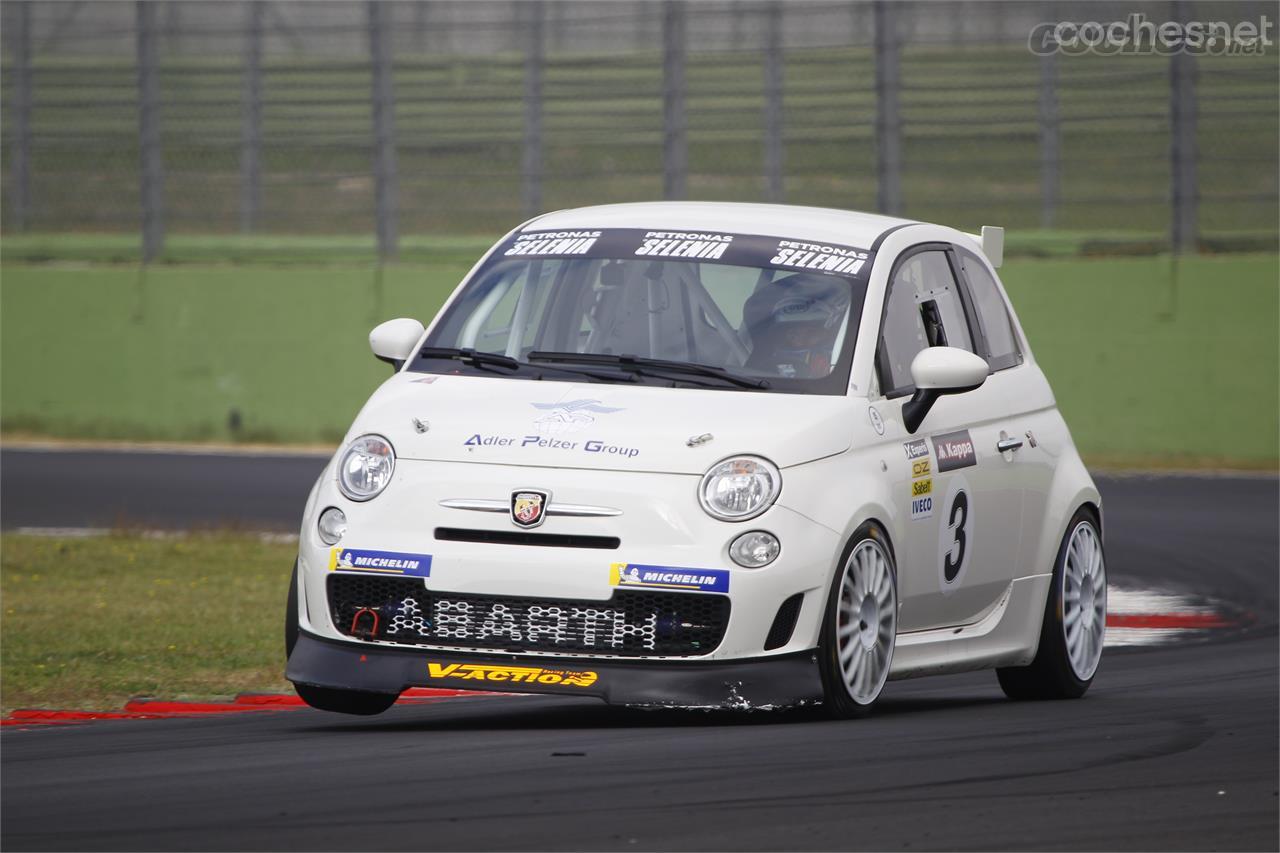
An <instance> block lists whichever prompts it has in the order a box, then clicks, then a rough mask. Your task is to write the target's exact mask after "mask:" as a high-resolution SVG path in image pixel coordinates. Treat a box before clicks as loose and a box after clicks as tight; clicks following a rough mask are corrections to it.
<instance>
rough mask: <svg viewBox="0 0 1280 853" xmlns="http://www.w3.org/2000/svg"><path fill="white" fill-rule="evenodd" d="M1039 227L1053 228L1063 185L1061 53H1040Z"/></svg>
mask: <svg viewBox="0 0 1280 853" xmlns="http://www.w3.org/2000/svg"><path fill="white" fill-rule="evenodd" d="M1039 118H1040V128H1039V130H1040V227H1041V228H1052V227H1053V226H1054V222H1055V221H1056V219H1057V214H1058V194H1059V191H1060V189H1061V186H1062V124H1061V120H1060V118H1059V115H1058V56H1057V54H1053V53H1051V54H1048V55H1046V56H1042V57H1040V103H1039Z"/></svg>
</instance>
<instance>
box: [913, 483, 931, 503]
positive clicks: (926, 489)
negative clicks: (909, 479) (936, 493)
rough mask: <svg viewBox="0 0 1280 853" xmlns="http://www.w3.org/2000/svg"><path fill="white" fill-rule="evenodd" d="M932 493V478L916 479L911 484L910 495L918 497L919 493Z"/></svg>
mask: <svg viewBox="0 0 1280 853" xmlns="http://www.w3.org/2000/svg"><path fill="white" fill-rule="evenodd" d="M932 493H933V480H931V479H924V480H916V481H915V482H913V483H912V484H911V497H913V498H918V497H920V496H921V495H929V494H932Z"/></svg>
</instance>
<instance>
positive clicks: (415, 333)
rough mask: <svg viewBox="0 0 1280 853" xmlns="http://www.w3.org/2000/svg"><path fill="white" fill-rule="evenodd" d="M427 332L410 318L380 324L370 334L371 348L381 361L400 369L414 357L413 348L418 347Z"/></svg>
mask: <svg viewBox="0 0 1280 853" xmlns="http://www.w3.org/2000/svg"><path fill="white" fill-rule="evenodd" d="M424 331H425V329H424V328H423V326H422V324H421V323H419V322H418V321H417V320H413V319H411V318H409V317H400V318H399V319H396V320H388V321H387V322H385V323H379V324H378V325H377V326H375V327H374V329H373V331H372V332H370V333H369V348H370V349H372V350H373V354H374V355H376V356H377V357H378V359H379V360H380V361H385V362H386V363H387V364H389V365H391V366H392V367H394V368H395V369H396V370H399V369H400V365H402V364H404V363H405V362H406V361H408V360H409V357H410V356H411V355H413V348H414V347H415V346H417V345H418V341H419V340H420V339H421V338H422V333H423V332H424Z"/></svg>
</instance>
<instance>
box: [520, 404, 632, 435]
mask: <svg viewBox="0 0 1280 853" xmlns="http://www.w3.org/2000/svg"><path fill="white" fill-rule="evenodd" d="M530 405H532V406H533V407H534V408H535V409H539V410H541V411H543V412H546V414H544V415H540V416H538V417H537V418H535V419H534V421H533V423H534V426H536V427H537V428H538V431H539V432H541V433H545V434H547V435H557V434H562V433H566V432H578V431H579V430H582V429H586V428H587V427H589V426H591V425H592V424H593V423H595V422H596V419H595V415H611V414H613V413H614V412H621V411H622V409H620V408H617V407H615V406H606V405H603V404H602V403H601V402H600V401H599V400H569V401H567V402H564V403H531V404H530Z"/></svg>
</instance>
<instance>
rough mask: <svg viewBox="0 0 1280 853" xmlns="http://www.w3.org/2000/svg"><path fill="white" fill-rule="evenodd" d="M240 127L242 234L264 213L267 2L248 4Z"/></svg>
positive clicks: (258, 1) (263, 0)
mask: <svg viewBox="0 0 1280 853" xmlns="http://www.w3.org/2000/svg"><path fill="white" fill-rule="evenodd" d="M245 5H246V11H247V12H248V18H249V20H248V30H247V31H246V34H245V36H246V41H245V55H244V91H243V92H242V94H241V114H240V116H241V118H240V121H241V127H240V230H241V231H242V232H243V233H245V234H248V233H250V232H251V231H254V230H256V229H257V227H258V220H259V216H260V212H261V210H262V22H263V18H264V17H265V16H266V0H249V2H248V3H246V4H245Z"/></svg>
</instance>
